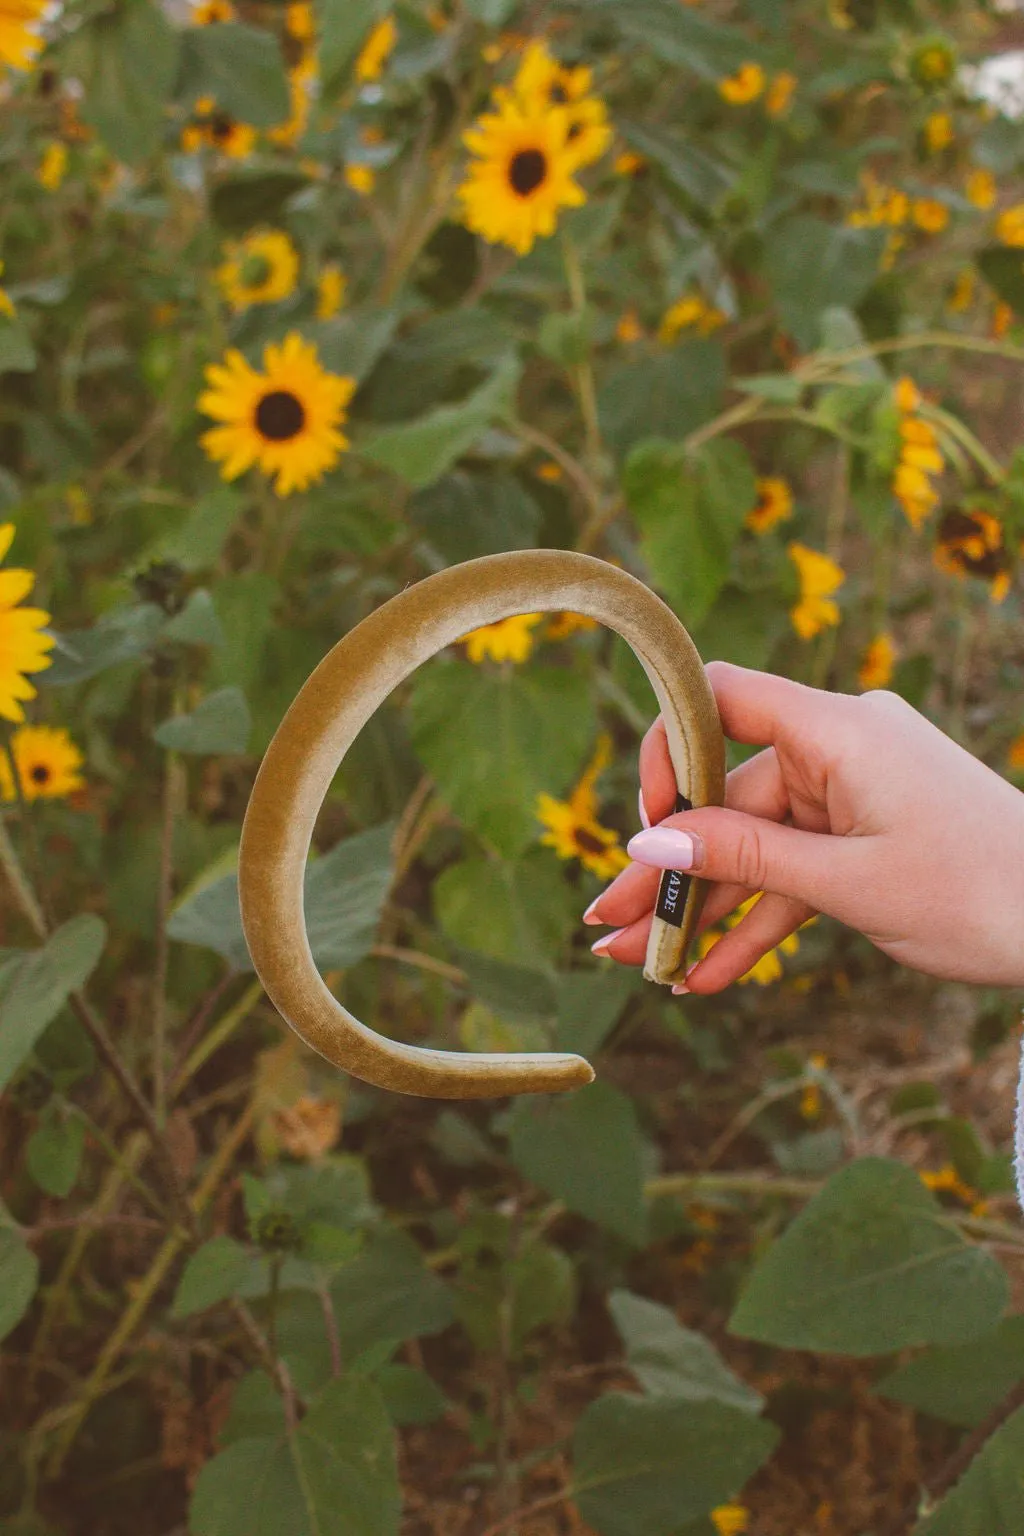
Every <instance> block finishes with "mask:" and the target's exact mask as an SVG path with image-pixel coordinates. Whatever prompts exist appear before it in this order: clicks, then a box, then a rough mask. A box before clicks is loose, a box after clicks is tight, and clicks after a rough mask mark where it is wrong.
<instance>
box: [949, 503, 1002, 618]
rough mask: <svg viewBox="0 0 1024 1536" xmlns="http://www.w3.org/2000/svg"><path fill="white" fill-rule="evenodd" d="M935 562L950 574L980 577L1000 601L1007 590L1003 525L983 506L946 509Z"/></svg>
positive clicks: (995, 600)
mask: <svg viewBox="0 0 1024 1536" xmlns="http://www.w3.org/2000/svg"><path fill="white" fill-rule="evenodd" d="M934 560H935V564H936V565H937V566H938V568H939V570H940V571H945V572H946V573H947V574H948V575H950V576H960V577H964V576H979V577H980V578H981V579H982V580H983V581H987V582H988V583H989V588H990V590H989V595H990V597H991V599H992V601H993V602H994V603H1001V602H1002V601H1003V599H1004V598H1005V597H1006V594H1007V593H1008V592H1009V590H1010V561H1009V556H1008V554H1007V551H1006V546H1005V544H1004V542H1003V526H1002V524H1001V523H1000V521H999V519H998V518H997V517H994V516H993V515H992V513H991V512H987V511H985V509H984V508H982V507H965V508H964V509H963V510H962V511H958V510H953V511H949V512H947V513H946V514H945V516H944V517H943V519H942V521H941V523H940V524H939V541H938V543H937V544H936V546H935V554H934Z"/></svg>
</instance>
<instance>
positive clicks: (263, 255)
mask: <svg viewBox="0 0 1024 1536" xmlns="http://www.w3.org/2000/svg"><path fill="white" fill-rule="evenodd" d="M225 256H226V258H227V259H226V260H225V261H224V262H223V264H222V265H221V266H220V267H218V268H217V273H216V277H217V283H218V286H219V287H220V290H221V292H222V293H223V295H224V297H225V298H226V299H227V301H228V303H229V304H230V305H231V308H232V309H233V310H235V311H236V312H237V311H238V310H242V309H248V307H249V305H250V304H276V303H277V301H278V300H279V299H286V298H287V297H288V295H289V294H291V293H294V292H295V284H296V281H297V279H298V275H299V253H298V251H297V250H296V249H295V247H294V245H293V244H292V242H291V238H290V236H288V235H286V234H285V233H284V231H283V230H280V229H265V230H256V231H254V232H253V233H252V234H250V235H246V237H245V239H244V240H234V241H231V242H230V243H229V244H228V245H227V246H226V247H225Z"/></svg>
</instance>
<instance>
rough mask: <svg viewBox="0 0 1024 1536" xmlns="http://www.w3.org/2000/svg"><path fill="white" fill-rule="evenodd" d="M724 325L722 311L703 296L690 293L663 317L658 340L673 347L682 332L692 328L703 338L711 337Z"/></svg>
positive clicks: (669, 308) (671, 307) (667, 310)
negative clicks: (713, 332)
mask: <svg viewBox="0 0 1024 1536" xmlns="http://www.w3.org/2000/svg"><path fill="white" fill-rule="evenodd" d="M724 324H725V315H724V314H723V313H722V311H721V310H720V309H716V307H715V306H714V305H713V304H709V303H708V301H707V300H706V299H705V298H703V297H702V295H701V294H699V293H688V294H684V296H683V297H682V298H681V299H677V300H676V301H675V303H674V304H671V305H670V306H669V307H668V309H666V311H665V313H664V314H663V315H662V317H661V323H660V324H659V326H658V340H659V341H660V342H662V343H663V344H664V345H665V346H671V344H672V342H674V341H675V339H676V337H677V336H678V335H679V333H680V331H686V330H689V329H690V327H691V326H694V327H695V328H696V329H697V330H698V331H699V332H700V334H701V335H702V336H710V335H711V332H712V331H716V330H717V329H718V327H719V326H720V325H724Z"/></svg>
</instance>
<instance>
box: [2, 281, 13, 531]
mask: <svg viewBox="0 0 1024 1536" xmlns="http://www.w3.org/2000/svg"><path fill="white" fill-rule="evenodd" d="M3 270H4V264H3V262H2V261H0V273H2V272H3ZM13 314H14V301H13V300H12V298H11V296H10V294H9V293H8V292H7V289H6V288H0V315H6V316H7V318H8V319H10V318H11V316H12V315H13ZM0 559H3V555H2V553H0Z"/></svg>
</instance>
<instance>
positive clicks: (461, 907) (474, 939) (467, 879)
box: [433, 848, 579, 963]
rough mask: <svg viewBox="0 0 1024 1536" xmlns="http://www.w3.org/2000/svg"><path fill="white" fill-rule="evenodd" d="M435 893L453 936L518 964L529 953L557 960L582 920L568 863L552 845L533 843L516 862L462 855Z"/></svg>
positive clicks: (440, 917) (437, 906)
mask: <svg viewBox="0 0 1024 1536" xmlns="http://www.w3.org/2000/svg"><path fill="white" fill-rule="evenodd" d="M433 898H434V910H435V912H436V913H437V918H438V922H439V923H440V925H441V928H442V930H443V931H444V933H445V934H446V935H447V937H448V938H449V939H452V940H453V941H454V942H455V943H456V944H465V945H467V946H468V947H469V948H471V949H476V950H479V951H481V953H483V954H487V955H494V956H496V958H498V959H499V960H508V961H511V962H513V963H519V962H521V960H522V957H523V955H536V956H538V957H540V956H543V957H544V958H546V959H547V960H549V961H552V962H553V961H554V960H555V959H556V957H557V955H558V954H559V952H560V951H561V949H562V946H563V945H564V944H565V943H566V942H567V940H568V937H569V934H570V932H571V931H572V929H573V928H574V927H575V926H576V925H577V924H578V922H579V914H578V910H577V908H578V903H577V902H573V900H572V892H571V891H570V890H569V888H568V887H567V885H566V881H565V875H564V872H563V868H562V866H561V865H560V863H559V862H558V860H557V859H556V857H555V855H554V854H553V853H551V851H550V849H547V848H530V849H529V850H528V851H527V852H526V853H525V854H524V855H523V857H522V858H521V859H517V860H515V861H514V862H513V863H509V862H508V861H507V860H504V859H494V858H485V857H484V856H483V855H476V854H474V855H471V856H470V857H469V858H465V859H460V860H459V862H458V863H455V864H449V865H448V867H447V869H444V870H442V872H441V873H440V874H439V875H438V876H437V878H436V880H435V881H434V885H433ZM570 903H572V905H570Z"/></svg>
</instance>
